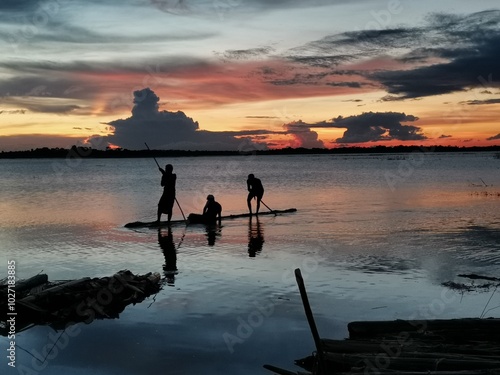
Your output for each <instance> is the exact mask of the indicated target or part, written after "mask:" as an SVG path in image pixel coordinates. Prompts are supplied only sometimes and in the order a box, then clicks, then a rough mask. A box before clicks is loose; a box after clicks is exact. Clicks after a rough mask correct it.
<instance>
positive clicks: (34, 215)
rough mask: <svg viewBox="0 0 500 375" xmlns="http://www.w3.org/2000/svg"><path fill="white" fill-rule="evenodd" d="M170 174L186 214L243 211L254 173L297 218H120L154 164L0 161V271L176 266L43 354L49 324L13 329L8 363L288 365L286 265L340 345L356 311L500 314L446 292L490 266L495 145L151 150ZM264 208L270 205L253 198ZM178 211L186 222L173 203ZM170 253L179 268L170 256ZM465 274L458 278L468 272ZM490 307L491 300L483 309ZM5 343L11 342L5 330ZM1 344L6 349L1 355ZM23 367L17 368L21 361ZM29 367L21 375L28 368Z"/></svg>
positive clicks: (298, 349) (107, 370) (107, 371)
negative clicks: (168, 239) (370, 151)
mask: <svg viewBox="0 0 500 375" xmlns="http://www.w3.org/2000/svg"><path fill="white" fill-rule="evenodd" d="M158 161H159V162H160V164H161V165H165V164H166V163H171V164H173V166H174V173H177V190H178V193H177V198H178V201H179V203H180V205H181V207H182V209H183V211H184V213H185V214H186V216H187V214H188V213H190V212H200V211H201V209H202V207H203V204H204V202H205V197H206V195H207V194H214V195H215V197H216V199H217V200H218V201H219V202H220V203H221V204H222V206H223V214H224V215H227V214H238V213H244V212H246V194H247V192H246V176H247V175H248V174H249V173H254V174H255V175H256V177H258V178H260V179H261V180H262V182H263V184H264V187H265V195H264V199H263V200H264V202H265V203H266V204H267V205H268V206H269V207H271V208H273V209H287V208H292V207H293V208H297V212H296V213H291V214H286V215H278V216H260V217H259V218H258V219H257V218H253V219H252V220H250V219H248V218H240V219H233V220H226V221H223V223H222V227H220V228H217V229H216V230H215V231H207V229H206V228H205V227H204V226H199V225H193V226H188V227H186V226H185V225H183V224H176V225H173V226H172V228H171V230H172V238H173V242H174V244H175V247H176V248H177V255H176V257H174V258H172V256H167V255H166V254H165V253H164V246H163V247H162V244H163V241H162V240H163V239H164V238H165V235H166V230H161V231H158V230H154V229H136V230H130V229H126V228H124V227H123V226H124V224H126V223H128V222H132V221H137V220H141V221H151V220H154V219H155V211H156V204H157V202H158V199H159V197H160V195H161V187H160V173H159V171H158V169H157V167H156V165H155V163H154V161H153V160H152V159H110V160H105V159H88V160H79V159H77V160H65V159H51V160H31V159H29V160H20V159H18V160H0V176H1V179H0V267H1V268H0V278H2V277H5V276H6V274H7V262H8V261H9V260H15V261H16V272H17V277H18V279H22V278H27V277H30V276H33V275H35V274H38V273H40V272H43V273H46V274H48V276H49V280H68V279H77V278H81V277H103V276H111V275H112V274H114V273H115V272H117V271H119V270H123V269H128V270H130V271H132V272H134V273H138V274H144V273H147V272H159V273H160V274H162V275H163V272H164V266H165V265H167V268H168V267H172V266H174V267H176V268H177V269H178V273H177V274H176V275H174V276H172V275H168V280H165V283H164V286H163V289H162V290H161V291H160V292H159V293H158V294H157V295H156V296H155V297H154V298H149V299H147V300H145V301H143V302H142V303H140V304H137V305H130V306H128V307H127V308H126V309H125V310H124V311H123V312H122V313H121V314H120V318H119V319H114V320H111V319H108V320H96V321H94V322H92V323H91V324H88V325H85V324H78V325H76V326H75V327H74V331H73V333H74V334H73V335H72V336H71V337H70V336H64V337H67V338H68V340H67V341H65V342H64V343H63V344H62V343H61V342H60V343H59V344H60V345H59V347H57V350H56V351H53V352H51V355H49V356H48V358H47V360H46V361H45V363H44V364H43V365H42V364H40V363H39V362H36V360H35V359H34V358H33V356H36V355H37V354H38V353H42V352H43V351H44V350H45V351H46V348H47V347H49V346H50V347H51V346H52V341H51V340H52V338H51V337H54V334H57V335H59V334H60V332H54V331H53V330H52V328H50V327H47V326H36V327H33V328H30V329H28V330H26V331H24V332H21V333H19V334H18V335H17V336H16V344H17V346H18V350H17V351H16V353H17V365H18V367H17V368H16V369H12V368H10V367H8V366H7V359H6V358H5V355H3V356H2V358H3V359H2V360H0V362H1V363H0V366H1V367H2V374H4V373H6V374H10V373H12V374H14V373H25V374H38V373H41V374H50V375H59V374H61V375H68V374H90V373H91V374H96V375H115V374H116V375H118V374H120V375H127V374H147V375H149V374H163V373H169V374H188V373H189V374H221V373H231V374H252V375H255V374H266V373H269V372H268V371H266V370H264V369H263V368H262V365H263V364H265V363H269V364H273V365H277V366H280V367H284V368H288V369H290V370H292V369H294V368H295V369H297V368H296V367H295V366H294V365H293V360H294V359H297V358H301V357H304V356H306V355H308V354H310V353H311V352H312V351H313V350H314V343H313V340H312V337H311V334H310V332H309V329H308V325H307V321H306V318H305V315H304V311H303V307H302V304H301V301H300V295H299V293H298V289H297V286H296V283H295V279H294V277H293V270H294V269H295V268H297V267H299V268H301V270H302V273H303V275H304V278H305V281H306V287H307V290H308V293H309V299H310V302H311V305H312V309H313V312H314V314H315V318H316V321H317V325H318V329H319V331H320V335H321V336H323V337H329V338H344V337H346V335H347V328H346V325H347V323H348V322H349V321H353V320H369V319H396V318H399V319H408V318H419V319H428V318H451V317H477V316H480V315H481V314H482V313H483V310H484V309H485V307H487V310H489V311H488V312H487V314H486V315H487V316H496V317H498V316H499V314H500V309H498V308H497V309H494V308H495V307H498V306H499V305H500V297H499V295H498V294H497V295H494V296H493V298H492V300H491V301H490V302H489V304H488V299H489V298H490V296H491V293H466V294H463V295H462V294H458V293H456V292H452V291H450V290H448V289H447V288H445V287H443V286H442V285H441V283H442V282H445V281H460V279H459V278H458V277H457V275H458V274H460V273H478V274H483V275H489V276H497V277H498V276H500V275H499V270H500V250H499V248H500V218H499V212H500V209H499V208H500V196H499V195H500V159H498V158H495V155H494V154H491V153H467V154H443V153H432V152H426V153H423V152H416V153H412V154H400V155H395V154H390V155H389V154H387V155H307V156H303V155H300V156H299V155H293V156H238V157H236V156H235V157H196V158H194V157H193V158H169V159H166V158H165V159H162V158H160V159H158ZM261 210H266V208H265V207H264V206H263V207H262V208H261ZM174 219H182V215H181V213H180V211H179V209H178V208H177V207H175V210H174ZM172 262H175V264H174V265H172ZM461 281H464V280H461ZM490 309H491V310H490ZM0 342H2V349H5V348H6V346H7V339H6V338H5V337H1V338H0ZM4 354H5V350H4ZM19 366H23V367H22V368H23V370H24V371H25V372H19V371H20V370H21V369H20V367H19ZM30 371H31V372H30Z"/></svg>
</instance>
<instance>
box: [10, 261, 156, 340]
mask: <svg viewBox="0 0 500 375" xmlns="http://www.w3.org/2000/svg"><path fill="white" fill-rule="evenodd" d="M9 289H10V290H9ZM160 289H161V283H160V274H158V273H148V274H145V275H134V274H133V273H132V272H130V271H128V270H123V271H119V272H117V273H116V274H114V275H113V276H111V277H102V278H90V277H85V278H82V279H78V280H69V281H54V282H49V281H48V277H47V275H46V274H41V275H36V276H33V277H31V278H29V279H26V280H22V281H18V282H17V283H16V285H15V287H14V291H15V305H14V308H13V309H12V306H9V305H8V303H7V300H8V299H7V295H9V296H11V295H12V289H11V288H9V287H8V285H0V312H1V314H2V316H1V317H0V335H2V336H7V334H8V325H7V321H6V320H7V319H9V318H11V317H12V316H15V322H16V325H15V327H16V332H21V331H23V330H25V329H28V328H30V327H32V326H35V325H50V326H51V327H53V328H54V329H63V328H65V327H67V326H68V325H71V324H75V323H79V322H85V323H87V324H88V323H91V322H92V321H93V320H94V319H116V318H118V317H119V314H120V313H121V312H122V311H123V310H124V309H125V307H126V306H127V305H129V304H134V305H135V304H136V303H139V302H142V301H143V300H144V299H145V298H147V297H149V296H150V295H151V294H154V293H157V292H158V291H159V290H160ZM9 308H10V309H9ZM12 311H15V315H13V314H12ZM9 312H10V314H8V313H9Z"/></svg>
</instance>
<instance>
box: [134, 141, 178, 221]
mask: <svg viewBox="0 0 500 375" xmlns="http://www.w3.org/2000/svg"><path fill="white" fill-rule="evenodd" d="M144 144H145V145H146V147H147V148H148V150H149V151H151V149H150V148H149V146H148V144H147V143H146V142H144ZM153 159H154V160H155V163H156V165H157V166H158V168H161V167H160V164H158V161H157V160H156V158H155V156H154V155H153ZM174 199H175V203H177V207H179V210H181V214H182V217H183V218H184V221H185V222H186V223H187V222H188V221H187V219H186V216H185V215H184V211H182V208H181V205H180V204H179V201H178V200H177V197H175V198H174Z"/></svg>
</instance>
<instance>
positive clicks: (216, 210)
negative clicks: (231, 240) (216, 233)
mask: <svg viewBox="0 0 500 375" xmlns="http://www.w3.org/2000/svg"><path fill="white" fill-rule="evenodd" d="M221 215H222V206H221V205H220V203H219V202H216V201H215V197H214V196H213V195H212V194H209V195H208V196H207V203H206V204H205V207H203V220H204V221H205V223H208V224H210V223H215V222H216V221H217V219H219V224H220V221H221Z"/></svg>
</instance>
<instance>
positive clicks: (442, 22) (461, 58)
mask: <svg viewBox="0 0 500 375" xmlns="http://www.w3.org/2000/svg"><path fill="white" fill-rule="evenodd" d="M429 28H434V30H435V32H437V33H438V35H439V36H440V38H441V39H442V40H443V41H446V45H445V46H438V48H435V49H432V48H431V47H429V48H427V49H426V50H421V51H420V52H421V55H422V56H421V58H426V57H428V58H431V57H439V58H441V59H446V60H448V61H447V62H442V63H435V64H430V65H428V66H423V67H418V68H415V69H409V70H399V71H385V72H384V71H382V72H376V73H373V74H371V75H370V78H372V79H374V80H376V81H378V82H380V83H381V84H382V85H384V86H385V87H386V89H387V91H388V92H389V93H390V94H395V95H398V98H401V99H404V98H418V97H423V96H431V95H440V94H447V93H451V92H456V91H464V90H467V89H471V88H481V87H483V88H491V87H500V83H499V81H498V80H496V81H494V80H493V79H492V77H498V73H499V72H500V71H499V70H500V67H499V65H498V60H499V58H500V11H497V10H492V11H485V12H480V13H474V14H471V15H468V16H450V15H435V16H433V18H432V19H431V25H430V27H429ZM431 40H432V38H431ZM425 54H427V56H426V55H425Z"/></svg>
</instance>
